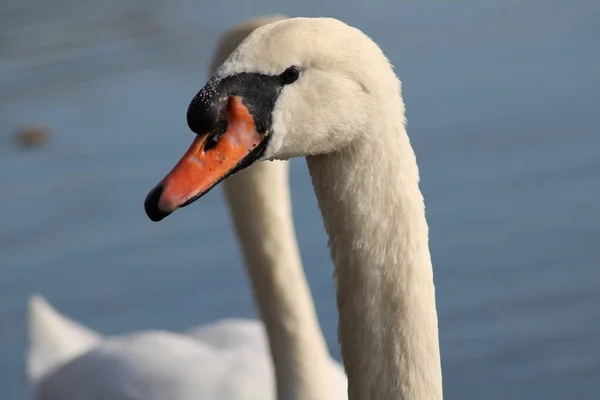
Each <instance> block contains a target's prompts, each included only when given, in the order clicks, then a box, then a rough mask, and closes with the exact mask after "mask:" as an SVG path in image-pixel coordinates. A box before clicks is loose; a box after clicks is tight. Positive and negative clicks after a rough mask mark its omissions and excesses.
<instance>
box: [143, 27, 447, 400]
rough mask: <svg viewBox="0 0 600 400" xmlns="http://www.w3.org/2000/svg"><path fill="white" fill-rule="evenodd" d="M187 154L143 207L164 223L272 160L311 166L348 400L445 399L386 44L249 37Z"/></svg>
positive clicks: (412, 166) (199, 121) (287, 30)
mask: <svg viewBox="0 0 600 400" xmlns="http://www.w3.org/2000/svg"><path fill="white" fill-rule="evenodd" d="M187 122H188V125H189V127H190V129H191V130H192V131H193V132H195V133H196V135H197V136H196V138H195V139H194V141H193V142H192V144H191V146H190V148H189V150H188V151H187V152H186V153H185V155H183V157H182V158H181V160H180V161H179V162H178V163H177V164H176V165H175V167H174V168H173V169H172V170H171V171H170V172H169V173H168V174H167V175H166V176H165V178H164V179H163V180H162V181H160V182H159V184H158V185H157V186H155V187H154V188H153V189H152V190H151V191H150V192H149V193H148V195H147V197H146V199H145V203H144V206H145V210H146V214H147V215H148V217H149V218H150V219H151V220H152V221H160V220H162V219H163V218H165V217H167V216H168V215H169V214H170V213H172V212H173V211H175V210H176V209H178V208H181V207H184V206H187V205H189V204H191V203H193V202H194V201H196V200H197V199H198V198H200V197H201V196H202V195H203V194H205V193H206V192H208V191H209V190H210V189H211V188H213V187H214V186H216V185H217V184H218V183H219V182H220V181H221V180H224V179H225V180H226V179H231V178H228V177H229V176H231V175H233V174H235V173H236V172H238V171H241V170H243V169H244V168H246V167H248V166H250V165H254V164H256V163H257V162H258V161H264V160H287V159H290V158H293V157H305V158H306V162H307V165H308V169H309V173H310V176H311V179H312V183H313V187H314V191H315V194H316V197H317V200H318V204H319V208H320V210H321V214H322V218H323V222H324V227H325V231H326V233H327V235H328V236H329V248H330V253H331V258H332V260H333V264H334V276H335V282H336V296H337V306H338V311H339V321H338V336H339V341H340V345H341V351H342V360H343V364H344V368H345V371H346V375H347V377H348V398H349V399H350V400H367V399H369V400H382V399H402V400H439V399H442V374H441V360H440V350H439V338H438V321H437V312H436V304H435V287H434V282H433V269H432V262H431V256H430V251H429V243H428V242H429V238H428V235H429V233H428V229H429V228H428V225H427V221H426V218H425V206H424V199H423V196H422V194H421V191H420V188H419V171H418V165H417V160H416V156H415V153H414V150H413V148H412V147H411V144H410V140H409V137H408V135H407V132H406V129H405V125H406V124H405V108H404V102H403V99H402V95H401V85H400V81H399V79H398V77H397V76H396V74H395V73H394V72H393V68H392V66H391V64H390V62H389V61H388V59H387V58H386V56H385V55H384V53H383V52H382V50H381V49H380V47H379V46H378V45H377V44H376V43H375V42H374V41H373V40H372V39H370V38H369V37H368V36H367V35H365V34H364V33H363V32H361V31H360V30H359V29H357V28H354V27H351V26H349V25H347V24H345V23H343V22H341V21H339V20H336V19H332V18H292V19H287V20H282V21H277V22H273V23H271V24H268V25H265V26H263V27H261V28H258V29H256V30H255V31H254V32H253V33H252V34H250V35H249V36H248V37H247V38H246V39H245V40H244V41H243V42H242V43H241V44H240V45H239V46H238V47H237V48H236V50H235V51H234V52H233V53H232V54H231V55H230V56H229V57H228V58H227V60H226V61H225V62H224V63H223V64H222V65H221V66H220V67H219V68H218V69H217V71H216V73H215V74H213V76H212V78H211V79H210V80H209V81H208V83H206V85H205V86H204V87H203V88H202V89H201V90H200V91H199V92H198V93H197V95H196V96H195V97H194V98H193V99H192V101H191V103H190V105H189V107H188V110H187Z"/></svg>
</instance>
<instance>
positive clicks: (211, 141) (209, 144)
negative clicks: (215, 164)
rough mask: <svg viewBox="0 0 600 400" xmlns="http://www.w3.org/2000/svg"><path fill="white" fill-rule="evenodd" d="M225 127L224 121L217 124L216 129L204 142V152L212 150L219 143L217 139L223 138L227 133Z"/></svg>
mask: <svg viewBox="0 0 600 400" xmlns="http://www.w3.org/2000/svg"><path fill="white" fill-rule="evenodd" d="M227 126H228V124H227V121H225V120H221V121H219V122H217V127H216V128H215V129H214V130H213V131H212V132H211V133H209V134H208V137H207V138H206V142H205V143H204V151H208V150H210V149H212V148H213V147H215V146H216V145H217V143H219V139H221V136H223V134H224V133H225V132H226V131H227Z"/></svg>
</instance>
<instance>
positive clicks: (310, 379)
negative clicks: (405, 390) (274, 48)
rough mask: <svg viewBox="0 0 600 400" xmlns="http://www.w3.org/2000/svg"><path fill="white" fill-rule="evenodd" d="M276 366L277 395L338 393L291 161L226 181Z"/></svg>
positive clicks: (305, 399)
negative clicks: (310, 276) (308, 268)
mask: <svg viewBox="0 0 600 400" xmlns="http://www.w3.org/2000/svg"><path fill="white" fill-rule="evenodd" d="M224 187H225V193H226V196H227V200H228V201H229V204H230V209H231V215H232V217H233V224H234V227H235V231H236V233H237V236H238V238H239V240H240V242H241V246H242V250H243V255H244V260H245V263H246V266H247V269H248V273H249V276H250V280H251V282H252V289H253V292H254V298H255V300H256V302H257V304H258V308H259V311H260V315H261V317H262V320H263V322H264V324H265V327H266V330H267V335H268V338H269V344H270V348H271V355H272V358H273V362H274V366H275V375H276V382H277V398H278V399H280V400H281V399H286V400H287V399H290V400H295V399H298V400H327V399H332V398H333V391H332V387H331V382H332V379H331V361H330V356H329V352H328V349H327V345H326V343H325V340H324V338H323V335H322V332H321V328H320V326H319V323H318V320H317V316H316V313H315V308H314V304H313V301H312V297H311V293H310V289H309V287H308V284H307V281H306V277H305V275H304V271H303V268H302V263H301V259H300V254H299V251H298V245H297V241H296V236H295V233H294V227H293V220H292V211H291V203H290V193H289V181H288V164H287V163H285V162H279V161H277V162H275V161H274V162H263V163H257V164H255V165H253V166H252V167H250V168H248V169H247V170H244V171H241V172H239V173H237V174H236V175H234V176H232V177H230V178H229V179H227V180H225V181H224Z"/></svg>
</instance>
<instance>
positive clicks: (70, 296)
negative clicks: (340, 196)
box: [0, 0, 600, 400]
mask: <svg viewBox="0 0 600 400" xmlns="http://www.w3.org/2000/svg"><path fill="white" fill-rule="evenodd" d="M279 12H281V13H286V14H288V15H302V16H335V17H337V18H340V19H342V20H344V21H346V22H348V23H350V24H352V25H355V26H357V27H359V28H361V29H362V30H364V31H365V32H366V33H368V34H369V35H370V36H371V37H373V38H374V39H375V40H376V41H377V42H378V43H380V45H381V47H382V48H383V50H384V51H385V53H386V54H387V55H388V57H389V58H390V59H391V61H392V63H393V64H394V65H395V66H396V71H397V72H398V74H399V76H400V78H401V79H402V81H403V91H404V97H405V101H406V104H407V117H408V132H409V135H410V136H411V139H412V143H413V145H414V147H415V151H416V152H417V156H418V160H419V163H420V166H421V171H422V172H421V174H422V189H423V192H424V195H425V198H426V204H427V211H428V219H429V223H430V229H431V251H432V258H433V262H434V269H435V274H436V287H437V301H438V310H439V318H440V336H441V346H442V357H443V374H444V389H445V398H446V399H472V400H477V399H484V398H485V399H498V400H500V399H502V400H504V399H527V400H542V399H543V400H547V399H571V398H579V399H596V398H598V396H599V393H600V307H598V304H600V269H599V263H600V246H598V242H599V241H600V184H599V179H600V132H599V130H598V125H597V120H598V104H600V94H599V93H600V74H599V69H598V65H600V52H599V51H598V40H599V39H600V25H599V24H598V21H599V20H600V3H598V2H596V1H591V0H587V1H583V0H581V1H572V2H566V1H556V0H545V1H542V0H530V1H528V2H524V1H516V0H510V1H504V2H491V1H482V2H479V3H478V4H476V3H474V2H460V3H459V2H455V3H454V4H453V5H451V4H448V3H444V4H440V3H439V2H433V1H425V2H419V3H418V4H417V3H413V2H391V1H386V0H375V1H373V2H358V1H351V2H342V1H341V0H340V1H337V0H336V1H331V0H329V1H317V0H310V1H307V2H304V3H301V2H295V3H293V4H292V3H290V4H284V3H283V2H276V1H275V0H265V1H256V2H253V3H252V5H250V3H247V4H244V3H242V2H237V1H228V0H227V1H221V2H212V3H210V5H207V6H202V3H201V2H194V1H191V0H175V1H170V2H167V1H158V0H153V1H152V2H150V1H144V2H142V1H131V0H130V1H119V2H117V1H116V0H111V1H107V2H105V3H99V2H90V1H82V2H75V1H73V0H71V1H69V0H61V1H57V0H54V1H48V2H41V1H38V2H37V3H35V2H32V3H30V4H28V5H27V6H25V5H24V3H21V2H17V1H16V0H13V1H7V2H3V3H2V5H0V104H1V107H0V128H1V129H0V187H1V189H0V204H1V205H2V207H1V208H0V354H1V356H0V388H1V389H0V391H1V393H2V395H1V397H2V398H3V399H14V400H23V399H25V398H26V391H25V386H24V378H23V377H24V375H23V374H24V372H23V371H24V361H23V358H24V350H25V345H26V336H25V323H26V319H25V317H26V314H25V312H26V302H27V298H28V296H29V295H30V294H32V293H41V294H43V295H44V296H46V297H47V298H48V299H49V301H50V302H51V303H52V304H53V305H54V306H56V307H57V308H58V309H59V310H60V311H62V312H64V313H66V314H68V315H70V316H71V317H73V318H75V319H76V320H78V321H80V322H82V323H84V324H87V325H88V326H90V327H92V328H93V329H96V330H97V331H99V332H102V333H104V334H115V333H122V332H128V331H133V330H141V329H151V328H164V329H171V330H183V329H186V328H188V327H190V326H193V325H198V324H201V323H204V322H209V321H213V320H215V319H218V318H223V317H229V316H248V317H254V316H255V315H256V313H255V310H254V308H253V304H252V302H251V297H250V296H251V295H250V292H249V287H248V284H247V282H246V278H245V275H244V272H243V269H242V264H241V261H240V257H239V254H238V252H237V247H236V243H235V241H234V238H233V234H232V232H231V229H230V225H229V220H228V217H227V210H226V208H225V204H224V200H223V197H222V193H221V190H214V191H212V192H211V193H210V194H208V195H207V196H206V197H205V198H203V199H202V201H200V202H198V203H196V204H194V205H193V206H190V207H189V208H186V209H185V211H182V212H179V213H175V214H174V215H173V216H171V217H170V218H168V219H167V220H165V221H164V222H162V223H161V224H158V225H157V224H153V223H151V222H150V221H149V220H148V219H147V217H146V216H145V214H144V210H143V200H144V197H145V195H146V193H147V191H148V190H149V189H150V188H151V187H152V186H153V185H154V184H155V183H156V182H158V180H159V179H160V178H162V176H163V175H164V174H165V173H166V172H167V171H168V170H169V169H170V168H171V167H172V166H173V164H174V162H175V161H176V160H178V159H179V157H180V156H181V154H182V152H183V151H184V150H185V149H187V146H188V145H189V143H190V140H191V139H192V134H191V133H190V132H189V130H188V128H187V125H186V121H185V111H186V109H187V105H188V103H189V101H190V100H191V98H192V97H193V95H194V94H195V93H196V91H197V90H198V89H199V88H200V87H201V86H202V85H203V83H204V81H205V79H206V74H207V71H206V69H207V64H208V61H209V58H210V57H211V55H212V52H213V50H214V47H215V40H216V39H217V38H218V36H219V35H220V34H221V33H222V32H224V31H225V30H226V29H228V28H229V27H231V26H232V25H233V24H234V23H237V22H240V21H242V20H244V19H246V18H249V17H252V16H257V15H261V14H265V13H279ZM38 121H39V122H41V123H43V124H45V125H47V126H49V127H50V128H51V129H52V132H53V135H52V138H51V144H50V145H49V146H48V147H46V148H41V149H37V150H35V151H24V150H20V149H18V148H17V147H16V146H15V145H14V144H13V142H12V137H11V135H12V132H13V130H14V128H15V127H16V126H19V125H20V124H22V123H29V122H38ZM291 180H292V192H293V201H294V215H295V221H296V229H297V232H298V238H299V241H300V246H301V250H302V256H303V260H304V263H305V265H306V270H307V275H308V278H309V280H310V284H311V288H312V291H313V295H314V297H315V299H316V304H317V307H318V312H319V317H320V321H321V324H322V327H323V329H324V331H325V334H326V336H327V339H328V342H329V346H330V349H331V351H332V353H333V354H334V355H335V357H337V358H339V350H338V345H337V342H336V334H335V332H336V323H337V315H336V309H335V303H334V297H333V282H332V279H331V275H332V266H331V262H330V259H329V255H328V251H327V248H326V237H325V234H324V233H323V228H322V223H321V219H320V214H319V212H318V209H317V205H316V200H315V198H314V194H313V192H312V187H311V183H310V180H309V177H308V173H307V168H306V165H305V163H304V161H303V160H294V161H293V162H292V168H291ZM199 254H202V257H201V258H200V257H199V256H198V255H199Z"/></svg>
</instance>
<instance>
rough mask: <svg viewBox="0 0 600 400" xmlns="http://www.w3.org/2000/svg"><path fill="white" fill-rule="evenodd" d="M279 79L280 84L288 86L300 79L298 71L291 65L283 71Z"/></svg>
mask: <svg viewBox="0 0 600 400" xmlns="http://www.w3.org/2000/svg"><path fill="white" fill-rule="evenodd" d="M279 77H280V78H281V83H283V84H284V85H289V84H290V83H294V82H296V81H297V80H298V78H299V77H300V69H299V68H298V67H295V66H293V65H292V66H291V67H289V68H287V69H286V70H285V71H283V72H282V73H281V75H279Z"/></svg>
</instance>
